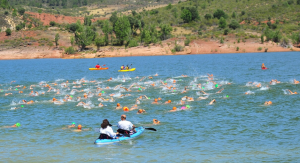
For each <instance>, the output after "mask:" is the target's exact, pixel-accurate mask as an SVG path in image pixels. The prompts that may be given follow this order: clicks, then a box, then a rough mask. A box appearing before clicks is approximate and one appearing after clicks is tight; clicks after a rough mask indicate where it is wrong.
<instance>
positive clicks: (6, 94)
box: [4, 93, 12, 96]
mask: <svg viewBox="0 0 300 163" xmlns="http://www.w3.org/2000/svg"><path fill="white" fill-rule="evenodd" d="M4 95H5V96H8V95H12V93H5V94H4Z"/></svg>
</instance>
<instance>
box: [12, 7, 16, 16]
mask: <svg viewBox="0 0 300 163" xmlns="http://www.w3.org/2000/svg"><path fill="white" fill-rule="evenodd" d="M12 16H13V17H15V16H17V10H16V9H14V11H13V13H12Z"/></svg>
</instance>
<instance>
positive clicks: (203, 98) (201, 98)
mask: <svg viewBox="0 0 300 163" xmlns="http://www.w3.org/2000/svg"><path fill="white" fill-rule="evenodd" d="M207 98H208V96H206V97H199V98H198V99H199V100H205V99H207Z"/></svg>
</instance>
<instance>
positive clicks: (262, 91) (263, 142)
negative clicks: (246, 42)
mask: <svg viewBox="0 0 300 163" xmlns="http://www.w3.org/2000/svg"><path fill="white" fill-rule="evenodd" d="M299 60H300V55H299V52H285V53H247V54H214V55H182V56H151V57H124V58H97V59H75V60H64V59H39V60H4V61H0V69H1V73H0V97H1V100H0V158H1V162H117V161H119V162H133V161H136V162H171V161H172V162H262V161H265V162H300V136H299V135H300V111H299V108H300V99H299V95H297V94H296V95H290V94H288V92H287V91H286V90H287V89H290V90H291V91H293V92H300V88H299V85H297V84H293V80H294V79H296V80H300V71H299V67H300V66H299V63H300V62H299ZM97 63H99V64H100V65H103V64H106V65H107V66H108V67H109V69H108V70H105V71H89V70H88V68H89V67H94V66H95V65H96V64H97ZM262 63H265V65H266V67H268V68H269V69H267V70H261V68H260V66H261V64H262ZM123 64H125V65H127V64H129V65H130V64H132V67H135V68H136V71H134V72H118V69H119V68H120V66H121V65H123ZM156 73H157V74H158V76H154V75H155V74H156ZM207 73H209V74H213V75H214V80H213V81H214V82H216V83H217V84H218V87H219V88H216V85H215V84H212V83H211V82H209V81H208V75H207ZM182 74H184V75H188V77H182V76H181V75H182ZM137 76H138V77H139V78H136V77H137ZM149 76H152V77H153V79H149V78H148V77H149ZM110 77H112V78H113V80H112V81H107V79H109V78H110ZM142 77H145V78H144V79H143V80H142V81H140V80H141V78H142ZM83 78H84V80H85V82H80V80H81V79H83ZM272 79H277V80H278V81H280V82H281V83H278V84H275V85H270V83H269V82H270V81H271V80H272ZM94 80H95V82H89V81H94ZM173 80H175V81H176V84H173ZM11 81H16V82H13V83H11ZM66 81H68V82H69V84H67V87H64V86H63V85H61V84H62V83H65V82H66ZM161 81H162V82H166V83H167V84H168V86H171V85H172V86H174V87H175V88H176V89H175V91H174V90H173V89H167V88H165V87H163V85H162V83H161ZM73 82H76V84H73ZM248 82H255V84H251V83H250V84H247V83H248ZM53 83H56V84H57V85H54V84H53ZM134 83H137V84H135V85H140V86H142V87H145V89H142V91H139V90H138V87H137V86H135V87H133V88H132V89H131V90H132V92H126V91H125V90H124V89H118V88H116V89H115V90H114V89H113V88H114V87H115V86H117V85H119V84H122V86H124V87H126V88H128V87H129V86H130V85H131V84H134ZM153 83H155V86H154V87H153V86H151V85H150V84H153ZM199 83H200V84H202V85H201V87H200V88H198V87H197V84H199ZM45 84H49V85H51V86H52V87H53V88H55V89H59V90H60V94H59V95H57V94H56V93H57V92H54V91H51V92H47V90H48V88H46V87H43V86H44V85H45ZM257 84H261V87H257V86H256V85H257ZM18 85H19V86H21V87H16V86H18ZM30 85H35V86H34V87H33V90H34V91H37V92H39V95H38V96H30V95H29V94H30V91H31V90H30V89H29V87H30ZM23 86H26V89H23ZM74 86H81V88H74ZM107 86H109V87H110V88H111V89H105V87H107ZM185 86H188V87H187V89H188V91H187V93H181V92H182V91H183V90H184V87H185ZM97 87H100V88H103V90H102V91H104V93H103V95H102V97H104V98H105V99H106V98H110V96H109V95H110V94H112V93H114V94H121V93H122V94H129V93H130V94H131V96H126V97H122V98H118V97H114V99H115V102H102V103H103V104H104V105H105V106H104V107H98V104H99V103H100V101H98V98H99V97H98V96H97V94H98V93H99V92H97V90H96V89H97ZM221 88H224V90H223V92H222V93H219V94H217V93H216V92H217V91H218V90H220V89H221ZM16 89H17V90H16ZM72 89H76V90H83V92H75V93H71V90H72ZM20 90H22V91H23V93H21V94H19V93H18V92H19V91H20ZM201 90H203V91H205V92H206V93H208V94H209V96H208V98H207V99H204V100H199V99H197V98H198V97H207V96H205V95H203V94H202V93H200V91H201ZM84 92H86V93H88V92H91V93H93V94H94V96H93V97H89V98H88V99H83V98H82V100H81V101H83V102H89V103H90V107H86V108H85V107H83V106H76V105H77V104H78V101H75V100H74V101H68V102H64V103H63V104H61V105H57V104H54V103H53V102H52V101H51V100H52V98H54V97H55V98H57V99H58V100H62V99H63V98H64V97H65V95H67V94H69V95H70V94H71V95H72V96H73V99H76V98H77V97H79V96H80V97H83V93H84ZM245 92H248V93H250V94H248V95H246V94H245ZM5 93H12V95H8V96H5ZM43 93H44V94H43ZM140 95H147V96H148V97H150V99H143V100H141V104H139V105H138V107H139V108H142V109H145V110H146V112H147V113H145V114H136V113H137V110H133V111H130V112H125V114H126V115H127V119H128V120H129V121H131V122H132V123H133V124H135V125H136V126H147V127H150V126H151V127H153V128H155V129H157V131H156V132H154V131H145V132H144V133H143V134H142V135H141V136H140V137H138V138H137V139H133V140H130V141H124V142H119V143H115V144H108V145H95V144H93V143H94V141H95V140H96V139H97V138H98V136H99V133H97V132H95V131H94V128H99V127H100V124H101V123H102V120H103V119H106V118H107V119H108V120H109V121H110V123H111V124H113V125H116V124H117V122H118V121H119V120H120V116H121V115H122V114H124V111H123V110H116V109H115V107H116V104H117V103H120V104H121V105H122V106H128V107H131V106H132V105H134V104H135V100H136V98H137V97H139V96H140ZM183 96H189V97H193V98H194V99H195V101H193V102H187V101H186V105H189V106H190V108H189V109H185V110H180V111H176V112H168V111H169V110H171V109H172V107H173V106H176V107H178V108H180V107H182V106H183V105H180V99H181V98H182V97H183ZM158 97H160V98H162V101H160V104H151V103H152V102H153V99H154V98H158ZM23 99H25V100H27V101H30V100H33V101H34V103H33V104H22V103H21V102H22V100H23ZM212 99H216V103H215V104H213V105H208V103H209V102H210V101H211V100H212ZM167 100H172V103H171V104H163V103H164V102H165V101H167ZM265 101H272V102H273V104H272V105H270V106H265V105H264V102H265ZM22 106H23V107H22ZM14 107H17V108H18V109H16V110H14V109H13V108H14ZM152 119H158V120H159V121H160V122H161V124H160V125H152ZM17 122H18V123H21V127H18V128H4V126H11V125H13V124H15V123H17ZM72 122H76V124H81V125H83V129H89V130H88V131H82V132H73V131H72V130H73V129H64V128H66V126H67V125H71V124H72ZM113 129H114V131H116V127H113Z"/></svg>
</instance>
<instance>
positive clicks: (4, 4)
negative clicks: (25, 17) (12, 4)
mask: <svg viewBox="0 0 300 163" xmlns="http://www.w3.org/2000/svg"><path fill="white" fill-rule="evenodd" d="M0 7H1V8H3V9H6V8H9V4H8V1H7V0H0Z"/></svg>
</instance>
